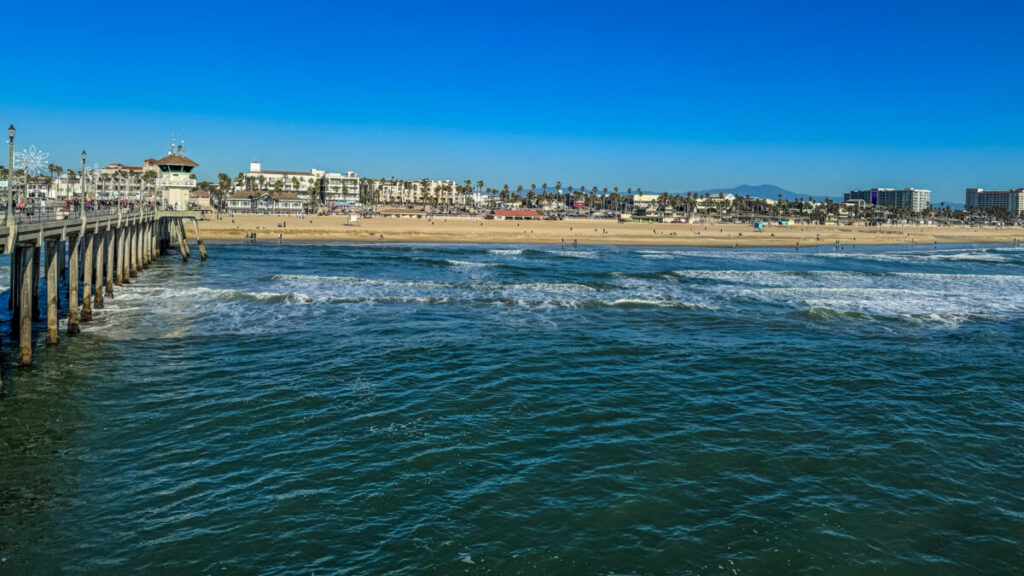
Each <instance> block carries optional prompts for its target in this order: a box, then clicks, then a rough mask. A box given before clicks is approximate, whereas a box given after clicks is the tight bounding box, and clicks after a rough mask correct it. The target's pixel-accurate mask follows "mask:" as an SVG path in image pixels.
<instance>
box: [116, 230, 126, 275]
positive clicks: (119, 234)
mask: <svg viewBox="0 0 1024 576" xmlns="http://www.w3.org/2000/svg"><path fill="white" fill-rule="evenodd" d="M114 242H115V243H117V285H118V286H121V285H122V284H126V283H127V282H128V278H127V274H126V273H125V267H124V266H125V263H124V228H121V229H119V230H117V231H116V233H115V235H114Z"/></svg>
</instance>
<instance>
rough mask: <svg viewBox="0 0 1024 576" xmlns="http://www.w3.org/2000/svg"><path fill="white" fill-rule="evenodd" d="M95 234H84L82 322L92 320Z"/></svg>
mask: <svg viewBox="0 0 1024 576" xmlns="http://www.w3.org/2000/svg"><path fill="white" fill-rule="evenodd" d="M95 242H96V235H95V234H86V235H85V265H84V266H83V268H84V270H83V274H82V322H90V321H91V320H92V258H93V253H94V252H95V250H94V249H93V247H94V244H95Z"/></svg>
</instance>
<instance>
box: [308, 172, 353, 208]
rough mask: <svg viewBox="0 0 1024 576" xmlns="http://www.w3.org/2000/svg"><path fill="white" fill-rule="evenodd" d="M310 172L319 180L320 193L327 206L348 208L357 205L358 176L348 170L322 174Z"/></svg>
mask: <svg viewBox="0 0 1024 576" xmlns="http://www.w3.org/2000/svg"><path fill="white" fill-rule="evenodd" d="M310 172H312V173H313V175H314V176H318V177H319V178H320V193H321V195H322V196H323V201H324V203H325V204H327V205H333V206H338V207H348V206H352V205H355V204H358V203H359V175H358V174H356V173H355V172H352V171H351V170H349V171H348V172H345V173H344V174H342V173H340V172H324V171H323V170H316V169H313V170H311V171H310Z"/></svg>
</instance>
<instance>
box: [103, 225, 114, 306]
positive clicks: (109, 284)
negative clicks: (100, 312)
mask: <svg viewBox="0 0 1024 576" xmlns="http://www.w3.org/2000/svg"><path fill="white" fill-rule="evenodd" d="M105 236H106V237H107V238H106V244H107V257H106V259H105V260H106V262H107V279H106V288H107V292H106V294H107V297H109V298H113V297H114V231H113V230H108V231H107V232H106V234H105Z"/></svg>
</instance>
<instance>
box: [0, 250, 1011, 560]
mask: <svg viewBox="0 0 1024 576" xmlns="http://www.w3.org/2000/svg"><path fill="white" fill-rule="evenodd" d="M208 248H209V253H210V259H209V260H208V261H207V262H205V263H199V262H196V261H193V262H190V263H189V264H187V265H186V264H182V263H181V261H180V259H178V258H175V257H173V256H171V257H164V258H161V259H160V260H158V261H157V262H156V263H155V264H154V265H153V266H151V268H150V269H148V270H146V271H144V272H143V273H142V274H141V275H140V276H139V277H138V278H137V279H135V280H134V281H133V283H132V284H131V285H130V286H125V287H123V288H121V289H119V290H117V292H116V295H115V297H114V298H113V299H109V298H108V299H107V306H106V308H105V309H103V310H101V311H98V312H97V314H96V319H95V321H93V322H92V323H89V324H86V325H83V332H82V334H81V335H79V336H76V337H74V338H70V339H69V338H68V337H66V336H64V337H63V338H62V342H61V344H60V345H58V346H53V347H49V348H47V347H45V346H43V345H42V343H41V339H42V337H43V334H42V332H41V331H40V332H38V336H39V338H40V345H39V346H38V347H37V348H36V352H35V366H34V368H33V369H32V370H30V371H19V370H18V369H17V368H15V367H14V361H15V357H16V354H15V353H16V350H13V349H12V342H11V340H10V338H9V337H8V336H7V334H8V332H7V331H6V327H7V326H8V325H9V323H8V320H9V318H5V321H4V328H5V331H4V336H5V338H4V352H3V360H4V367H5V368H4V374H3V377H4V383H5V386H6V387H7V388H8V390H9V391H10V393H9V395H8V396H7V397H6V398H4V399H3V400H2V401H0V573H2V574H55V573H68V574H147V575H151V574H275V575H276V574H296V575H298V574H303V575H310V574H391V575H401V574H454V573H459V574H565V575H570V574H571V575H576V574H729V575H740V574H876V573H883V572H887V573H893V574H1013V573H1021V572H1022V571H1024V482H1022V480H1024V445H1022V442H1024V440H1022V439H1024V392H1022V391H1024V366H1022V358H1024V250H1022V249H1020V248H1014V247H1010V246H938V247H933V246H927V247H921V246H917V247H910V246H903V247H862V246H858V247H847V248H846V249H845V250H843V251H839V252H837V251H835V250H834V249H833V248H832V247H824V248H818V249H802V250H800V251H799V252H796V251H794V250H792V249H787V250H772V249H740V250H725V249H696V248H628V247H597V246H587V247H582V246H581V247H580V248H579V249H566V250H561V249H559V248H558V247H548V246H484V245H378V244H367V245H348V244H329V245H304V244H286V245H272V244H210V245H208ZM2 276H3V277H4V278H6V276H7V273H6V270H4V271H3V274H2ZM5 282H6V280H5ZM4 312H6V310H4Z"/></svg>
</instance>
